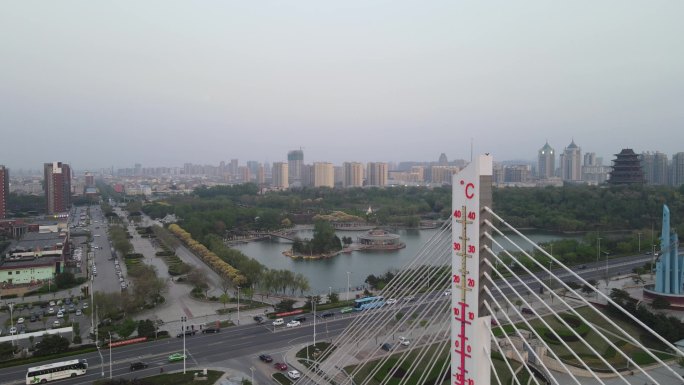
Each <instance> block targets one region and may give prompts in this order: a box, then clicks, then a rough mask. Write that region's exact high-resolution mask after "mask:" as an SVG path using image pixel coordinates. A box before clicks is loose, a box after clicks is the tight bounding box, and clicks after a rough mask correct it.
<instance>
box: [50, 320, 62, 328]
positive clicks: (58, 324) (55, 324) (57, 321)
mask: <svg viewBox="0 0 684 385" xmlns="http://www.w3.org/2000/svg"><path fill="white" fill-rule="evenodd" d="M60 325H61V324H60V323H59V320H55V322H53V323H52V327H53V328H58V327H60Z"/></svg>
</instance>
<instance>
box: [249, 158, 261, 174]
mask: <svg viewBox="0 0 684 385" xmlns="http://www.w3.org/2000/svg"><path fill="white" fill-rule="evenodd" d="M247 168H248V169H249V172H250V173H251V174H252V175H256V174H257V173H258V172H259V162H257V161H256V160H248V161H247Z"/></svg>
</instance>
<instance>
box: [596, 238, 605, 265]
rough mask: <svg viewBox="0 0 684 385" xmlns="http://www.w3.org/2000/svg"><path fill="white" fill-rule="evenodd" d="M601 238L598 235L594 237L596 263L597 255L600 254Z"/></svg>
mask: <svg viewBox="0 0 684 385" xmlns="http://www.w3.org/2000/svg"><path fill="white" fill-rule="evenodd" d="M601 239H603V238H600V237H596V244H597V246H596V264H597V265H598V261H599V257H600V256H601Z"/></svg>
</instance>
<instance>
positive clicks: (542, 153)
mask: <svg viewBox="0 0 684 385" xmlns="http://www.w3.org/2000/svg"><path fill="white" fill-rule="evenodd" d="M538 159H539V163H538V165H537V173H538V176H539V179H549V178H551V177H552V176H553V174H554V173H555V172H556V151H554V149H553V148H551V146H549V142H546V144H545V145H544V147H542V148H541V149H540V150H539V158H538Z"/></svg>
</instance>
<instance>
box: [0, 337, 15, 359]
mask: <svg viewBox="0 0 684 385" xmlns="http://www.w3.org/2000/svg"><path fill="white" fill-rule="evenodd" d="M13 355H14V345H12V343H11V342H10V341H7V342H0V360H6V359H9V358H12V356H13Z"/></svg>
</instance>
